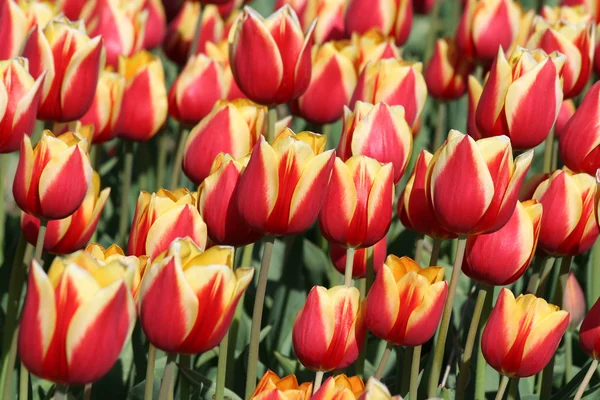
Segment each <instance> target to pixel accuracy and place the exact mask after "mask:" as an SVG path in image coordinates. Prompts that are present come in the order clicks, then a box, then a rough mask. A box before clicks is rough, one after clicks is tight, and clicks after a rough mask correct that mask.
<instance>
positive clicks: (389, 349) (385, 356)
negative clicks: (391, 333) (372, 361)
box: [375, 342, 394, 380]
mask: <svg viewBox="0 0 600 400" xmlns="http://www.w3.org/2000/svg"><path fill="white" fill-rule="evenodd" d="M393 348H394V344H393V343H392V342H388V343H387V346H386V347H385V350H384V352H383V355H382V356H381V361H379V366H378V367H377V371H376V372H375V379H378V380H381V377H382V376H383V371H385V367H386V365H387V363H388V359H389V358H390V353H391V352H392V349H393Z"/></svg>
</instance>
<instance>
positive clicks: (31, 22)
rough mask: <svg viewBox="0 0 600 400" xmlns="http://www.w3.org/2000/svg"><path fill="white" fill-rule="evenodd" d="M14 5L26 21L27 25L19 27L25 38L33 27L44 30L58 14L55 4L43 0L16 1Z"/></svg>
mask: <svg viewBox="0 0 600 400" xmlns="http://www.w3.org/2000/svg"><path fill="white" fill-rule="evenodd" d="M16 3H17V4H18V6H19V8H20V9H21V10H22V11H23V13H24V15H25V19H26V20H27V23H26V24H25V25H24V26H21V29H23V30H24V32H25V36H27V34H28V33H29V31H30V30H31V28H33V27H34V26H35V25H39V26H40V27H41V28H44V27H45V26H46V25H47V24H48V22H50V20H52V18H54V17H55V16H56V15H57V14H58V10H57V8H56V6H55V4H53V3H51V2H48V1H45V0H42V1H38V0H17V1H16ZM19 50H20V48H19V49H17V51H19Z"/></svg>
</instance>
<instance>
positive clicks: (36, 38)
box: [22, 16, 105, 122]
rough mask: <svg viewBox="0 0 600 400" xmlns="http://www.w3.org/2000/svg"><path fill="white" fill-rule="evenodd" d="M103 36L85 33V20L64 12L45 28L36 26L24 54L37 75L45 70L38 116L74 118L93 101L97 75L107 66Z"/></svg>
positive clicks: (65, 119)
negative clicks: (73, 18)
mask: <svg viewBox="0 0 600 400" xmlns="http://www.w3.org/2000/svg"><path fill="white" fill-rule="evenodd" d="M102 43H103V42H102V38H99V37H97V38H94V39H90V38H89V37H87V36H86V33H85V27H84V25H83V22H82V21H77V22H71V21H69V20H68V19H66V18H64V17H63V16H58V17H56V18H54V19H53V20H51V21H50V22H49V23H48V25H46V27H45V28H44V29H43V30H42V29H41V28H40V27H39V26H36V27H34V28H33V30H32V31H31V34H30V35H29V36H28V38H27V40H26V41H25V45H24V48H23V53H22V55H23V57H25V58H27V59H29V72H30V73H31V75H32V76H33V77H34V78H38V77H40V76H41V75H42V74H44V73H46V77H45V79H44V85H43V89H42V100H41V104H40V108H39V110H38V118H39V119H43V120H52V121H60V122H66V121H73V120H76V119H79V118H80V117H82V116H83V115H84V114H85V113H86V111H87V110H88V109H89V108H90V106H91V105H92V102H93V101H94V94H95V92H96V85H97V84H98V76H99V75H100V71H101V70H102V69H103V68H104V61H105V52H104V47H103V45H102Z"/></svg>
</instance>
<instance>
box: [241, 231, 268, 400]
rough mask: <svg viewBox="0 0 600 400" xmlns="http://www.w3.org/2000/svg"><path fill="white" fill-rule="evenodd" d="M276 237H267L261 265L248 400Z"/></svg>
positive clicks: (254, 320) (249, 392) (255, 367)
mask: <svg viewBox="0 0 600 400" xmlns="http://www.w3.org/2000/svg"><path fill="white" fill-rule="evenodd" d="M274 244H275V236H267V237H266V238H265V245H264V249H263V256H262V261H261V263H260V274H259V277H258V285H257V287H256V297H255V298H254V310H253V311H252V328H251V330H250V348H249V351H248V376H247V377H246V396H245V398H246V399H249V398H250V396H251V395H252V393H253V392H254V389H255V388H256V375H257V371H258V348H259V342H260V325H261V322H262V313H263V306H264V304H265V293H266V291H267V280H268V279H269V266H270V265H271V255H272V254H273V245H274Z"/></svg>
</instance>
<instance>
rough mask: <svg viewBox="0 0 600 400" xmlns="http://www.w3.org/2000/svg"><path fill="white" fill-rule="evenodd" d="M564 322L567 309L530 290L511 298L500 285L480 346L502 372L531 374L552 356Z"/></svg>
mask: <svg viewBox="0 0 600 400" xmlns="http://www.w3.org/2000/svg"><path fill="white" fill-rule="evenodd" d="M568 326H569V313H568V312H566V311H563V310H561V309H560V308H559V307H557V306H555V305H553V304H548V303H547V302H546V300H544V299H543V298H541V297H535V296H534V295H532V294H526V295H520V296H519V297H517V298H516V299H515V296H514V295H513V294H512V292H511V291H510V290H508V289H506V288H503V289H502V290H501V291H500V294H499V295H498V299H497V300H496V305H495V306H494V309H493V310H492V313H491V315H490V318H489V319H488V322H487V324H486V325H485V328H484V329H483V334H482V338H481V350H482V351H483V356H484V357H485V360H486V361H487V363H488V364H490V366H491V367H492V368H494V369H495V370H496V371H498V372H499V373H501V374H502V375H506V376H509V377H517V378H524V377H527V376H531V375H535V374H537V373H538V372H540V371H542V370H543V369H544V367H546V364H548V362H549V361H550V359H551V358H552V357H553V356H554V353H555V352H556V349H557V348H558V345H559V343H560V340H561V338H562V336H563V334H564V333H565V331H566V330H567V327H568Z"/></svg>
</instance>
